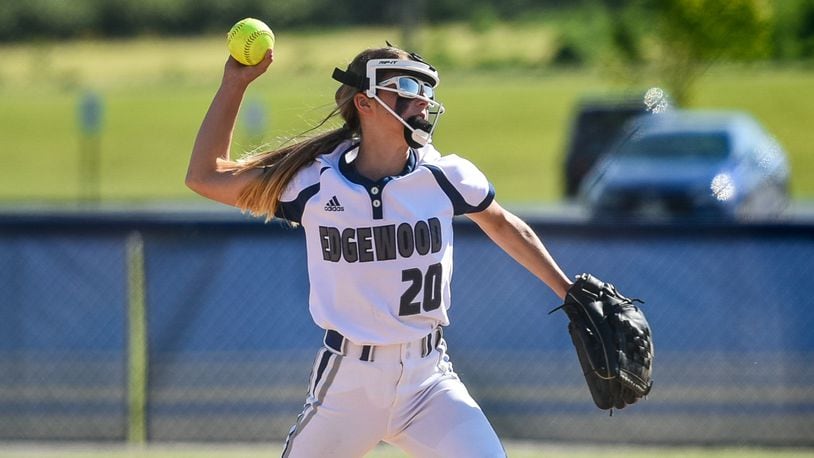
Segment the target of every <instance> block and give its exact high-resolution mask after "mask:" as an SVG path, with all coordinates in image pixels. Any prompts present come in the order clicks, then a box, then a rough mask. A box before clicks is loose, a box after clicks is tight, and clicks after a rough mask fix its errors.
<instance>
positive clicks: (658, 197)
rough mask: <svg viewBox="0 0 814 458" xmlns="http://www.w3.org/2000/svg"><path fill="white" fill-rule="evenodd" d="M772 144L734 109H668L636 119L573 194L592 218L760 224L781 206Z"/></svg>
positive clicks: (782, 175) (782, 169)
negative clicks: (752, 220)
mask: <svg viewBox="0 0 814 458" xmlns="http://www.w3.org/2000/svg"><path fill="white" fill-rule="evenodd" d="M788 189H789V166H788V161H787V159H786V153H785V151H784V150H783V148H782V147H781V146H780V144H779V143H778V142H777V141H776V140H775V139H774V138H773V137H772V136H771V135H769V134H768V133H767V132H766V131H765V129H764V128H763V127H762V126H761V125H760V124H759V123H758V122H757V121H756V120H755V119H754V118H752V117H751V116H750V115H748V114H746V113H742V112H715V111H697V110H675V111H671V112H666V113H654V114H646V115H643V116H640V117H638V118H636V119H634V120H633V121H631V123H630V124H629V125H628V126H627V128H626V129H625V132H624V133H623V134H622V136H621V138H619V139H617V141H616V142H615V144H614V145H613V146H612V147H611V148H610V149H609V150H608V151H607V152H606V153H605V154H604V155H603V158H602V159H601V160H600V161H599V162H598V163H597V165H596V166H595V167H594V168H593V169H592V170H591V171H590V172H589V174H588V175H587V176H586V178H585V180H584V181H583V183H582V186H581V187H580V191H579V197H580V200H581V201H582V202H583V203H584V204H585V205H586V206H587V208H588V210H589V213H590V214H591V215H593V216H597V217H606V216H616V215H618V216H635V217H667V218H677V217H686V218H719V219H720V218H726V219H731V220H747V219H764V218H771V217H777V216H779V215H781V214H782V213H783V211H784V209H785V208H786V206H787V205H788V201H789V191H788Z"/></svg>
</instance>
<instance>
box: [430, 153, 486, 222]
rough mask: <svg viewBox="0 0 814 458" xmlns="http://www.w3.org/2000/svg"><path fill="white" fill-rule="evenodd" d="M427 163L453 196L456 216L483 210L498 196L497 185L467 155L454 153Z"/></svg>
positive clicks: (442, 186) (447, 191)
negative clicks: (496, 194) (496, 193)
mask: <svg viewBox="0 0 814 458" xmlns="http://www.w3.org/2000/svg"><path fill="white" fill-rule="evenodd" d="M423 166H424V167H426V168H427V169H429V171H430V172H432V174H433V176H434V177H435V181H437V182H438V186H440V187H441V189H442V190H443V191H444V193H445V194H446V195H447V196H448V197H449V200H450V201H451V202H452V207H453V211H454V213H455V215H456V216H457V215H464V214H466V213H477V212H479V211H483V210H485V209H486V207H488V206H489V204H491V203H492V201H493V200H494V198H495V187H494V186H493V185H492V183H490V182H489V180H488V179H487V178H486V175H484V174H483V172H481V171H480V170H479V169H478V168H477V167H476V166H475V164H473V163H471V162H469V161H468V160H466V159H463V158H461V157H459V156H456V155H454V154H453V155H448V156H444V157H442V158H440V159H439V160H438V161H435V162H432V163H426V164H423Z"/></svg>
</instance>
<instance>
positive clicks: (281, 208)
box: [274, 183, 319, 224]
mask: <svg viewBox="0 0 814 458" xmlns="http://www.w3.org/2000/svg"><path fill="white" fill-rule="evenodd" d="M318 192H319V183H316V184H312V185H311V186H308V187H307V188H305V189H303V190H302V191H300V193H299V194H298V195H297V198H296V199H294V200H292V201H289V202H282V201H281V202H280V203H279V204H278V205H277V211H276V212H274V216H276V217H278V218H283V219H286V220H288V221H291V222H294V223H297V224H299V223H301V222H302V214H303V212H304V211H305V204H306V203H307V202H308V200H309V199H310V198H312V197H314V195H315V194H316V193H318Z"/></svg>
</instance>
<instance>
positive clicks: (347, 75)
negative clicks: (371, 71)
mask: <svg viewBox="0 0 814 458" xmlns="http://www.w3.org/2000/svg"><path fill="white" fill-rule="evenodd" d="M332 78H333V79H335V80H337V81H339V82H340V83H342V84H347V85H348V86H351V87H355V88H356V89H359V90H360V91H364V90H367V85H368V81H367V77H365V76H363V75H359V74H357V73H354V72H352V71H350V70H340V69H338V68H335V69H334V74H333V76H332Z"/></svg>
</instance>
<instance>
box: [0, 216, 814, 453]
mask: <svg viewBox="0 0 814 458" xmlns="http://www.w3.org/2000/svg"><path fill="white" fill-rule="evenodd" d="M532 225H533V227H534V229H535V230H536V231H537V233H538V234H540V235H541V237H542V238H543V240H544V242H545V243H546V246H547V247H548V248H549V250H550V251H551V253H552V254H553V255H554V257H555V258H556V259H557V261H558V262H559V263H560V264H561V266H562V267H563V268H564V270H565V271H566V272H568V273H569V274H571V275H573V274H577V273H580V272H582V271H589V272H592V273H594V274H595V275H597V276H599V277H600V278H603V279H606V280H608V281H613V282H614V283H615V284H616V286H617V287H618V288H619V289H620V290H621V291H622V292H623V293H624V294H627V295H630V296H635V297H639V298H641V299H643V300H644V301H645V304H644V305H643V306H642V307H643V308H644V310H645V311H646V313H647V317H648V320H649V321H650V323H651V325H652V327H653V329H654V339H655V346H656V360H655V361H656V362H655V378H656V387H655V388H654V391H653V394H652V395H651V396H650V399H648V400H647V401H644V402H642V403H641V404H637V405H636V406H634V407H632V408H630V409H625V410H624V411H623V412H622V413H619V414H615V415H614V421H615V424H609V423H608V422H607V421H606V417H605V416H604V415H602V414H600V413H599V411H598V410H597V409H596V408H595V407H594V406H593V404H592V402H591V401H590V396H589V394H588V391H587V388H586V387H585V385H584V381H583V380H582V376H581V373H580V370H579V366H578V363H577V361H576V356H575V354H574V351H573V348H572V346H571V342H570V338H569V337H568V333H567V330H566V324H567V321H566V317H565V315H564V314H563V313H557V314H554V315H551V316H549V315H547V312H548V311H549V310H551V309H552V308H554V307H556V306H557V305H559V300H558V298H557V297H556V296H555V295H554V294H553V293H552V292H551V291H550V290H549V289H548V288H547V287H546V286H545V285H544V284H542V283H541V282H540V281H539V280H537V279H536V278H535V277H534V276H532V275H531V274H530V273H528V272H527V271H526V270H525V269H524V268H522V267H521V266H520V265H518V264H517V263H516V262H514V261H513V260H512V259H511V258H510V257H509V256H508V255H506V254H505V253H504V252H503V251H501V250H500V249H499V248H498V247H497V246H495V245H494V244H493V243H491V242H490V241H489V240H488V238H487V237H486V236H485V235H484V234H483V233H482V232H481V231H480V230H479V229H478V228H477V227H475V226H474V225H472V224H469V223H465V222H463V221H461V222H459V223H458V224H456V233H455V266H454V269H455V273H454V277H453V301H452V309H451V310H450V316H451V321H452V324H451V326H450V327H448V328H447V330H446V337H447V340H448V342H449V346H450V354H451V355H452V359H453V363H454V364H455V368H456V370H457V371H458V372H459V374H460V375H461V377H462V378H463V380H464V381H465V383H467V385H468V387H469V388H470V391H471V392H472V393H473V395H475V397H476V398H477V399H479V401H480V402H481V405H482V406H483V408H484V410H485V411H486V412H487V415H489V417H490V419H492V421H493V423H494V424H495V427H496V429H497V430H498V431H499V432H500V433H501V434H502V435H504V436H505V437H516V438H532V439H552V440H580V439H581V437H579V435H578V434H576V433H575V432H574V431H578V430H580V429H579V428H574V425H583V426H584V425H588V426H589V428H590V429H591V430H592V431H594V436H593V437H594V438H595V439H602V438H607V439H608V440H613V439H614V438H618V437H619V436H618V434H616V433H615V432H614V431H615V428H618V427H619V425H624V426H625V427H626V428H634V429H635V430H636V431H637V436H636V437H641V438H642V439H641V440H642V441H643V442H671V443H675V442H687V443H699V442H722V443H729V442H732V443H771V444H797V445H799V444H809V445H810V444H811V443H812V441H814V439H812V437H814V436H812V435H811V431H814V382H812V381H811V380H814V369H812V368H811V367H810V366H811V364H810V362H811V361H812V357H813V356H814V333H812V332H810V329H811V328H812V326H814V312H812V307H811V306H812V305H814V304H812V300H811V299H810V294H809V293H808V291H807V286H806V285H807V284H808V280H809V278H810V276H811V271H812V269H811V266H812V259H814V225H808V224H776V225H774V224H768V225H740V226H739V225H732V226H728V225H683V226H675V225H666V224H634V225H627V226H625V225H621V224H620V225H605V226H591V225H585V224H577V223H569V222H558V221H545V220H539V221H533V224H532ZM133 233H139V234H140V236H141V237H142V239H143V240H144V260H145V263H144V272H145V300H146V304H147V324H148V342H147V345H148V352H149V362H150V365H149V373H148V375H147V377H148V402H147V409H148V410H147V412H148V427H149V435H150V438H151V439H152V440H281V439H282V438H283V437H284V436H285V432H286V431H287V430H288V427H289V426H290V424H291V423H292V422H293V421H294V420H295V418H296V415H297V413H298V412H299V410H300V409H301V407H302V404H303V402H304V401H305V390H306V383H307V377H308V371H309V368H310V365H311V363H312V359H313V357H314V355H315V352H316V350H317V349H318V347H319V345H320V343H321V332H320V330H318V329H317V328H316V327H315V326H314V325H313V323H312V322H311V320H310V317H309V315H308V305H307V301H308V278H307V270H306V264H305V247H304V238H303V236H302V231H300V230H297V229H291V228H286V227H283V226H281V225H278V224H274V223H273V224H262V223H258V222H252V221H244V220H206V219H200V220H199V219H191V218H189V217H184V216H177V217H171V218H168V217H166V216H161V217H156V216H150V215H146V216H145V215H142V216H139V215H135V216H134V215H127V216H126V217H125V216H113V217H111V216H109V215H108V216H101V217H92V216H68V217H65V216H63V217H58V216H56V217H55V216H51V217H42V216H39V217H25V216H23V217H5V218H0V259H2V262H0V289H1V290H2V291H3V295H2V298H0V301H2V308H0V439H25V438H56V439H65V438H68V439H74V438H77V439H84V440H97V439H122V438H123V437H124V434H125V431H126V423H127V408H126V402H125V399H126V393H127V386H126V384H127V380H126V377H125V370H126V367H127V366H126V365H127V350H126V348H127V347H126V345H127V335H126V329H127V323H126V317H127V307H128V304H127V297H128V294H127V285H128V283H127V273H128V272H127V269H128V262H127V259H126V257H127V255H126V253H127V250H126V240H127V238H128V236H130V234H133ZM749 419H752V420H749ZM582 430H584V428H583V429H582Z"/></svg>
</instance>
